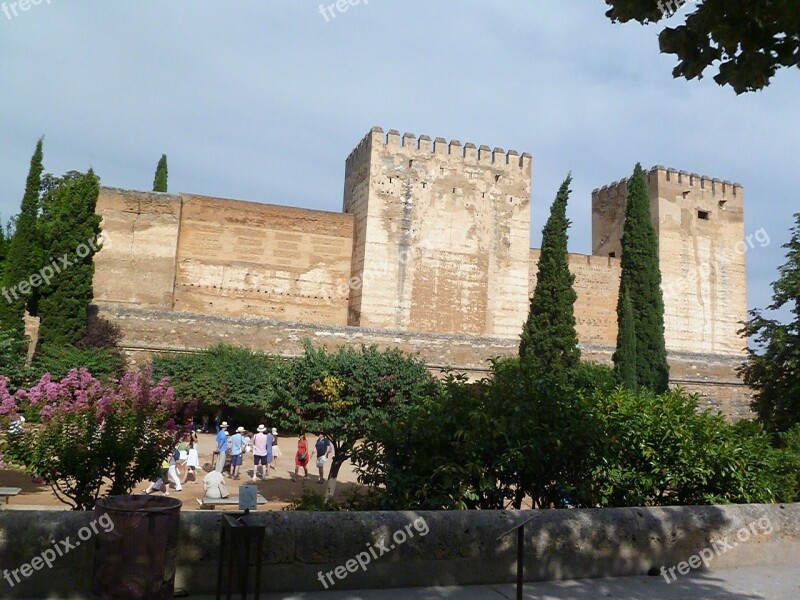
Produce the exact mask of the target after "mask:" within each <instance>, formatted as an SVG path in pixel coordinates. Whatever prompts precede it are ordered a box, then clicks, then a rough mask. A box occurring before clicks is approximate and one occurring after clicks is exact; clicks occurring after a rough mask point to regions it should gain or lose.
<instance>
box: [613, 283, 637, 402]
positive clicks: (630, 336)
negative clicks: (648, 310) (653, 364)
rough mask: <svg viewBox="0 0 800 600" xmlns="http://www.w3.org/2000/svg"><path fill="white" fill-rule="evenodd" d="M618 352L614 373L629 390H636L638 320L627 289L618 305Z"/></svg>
mask: <svg viewBox="0 0 800 600" xmlns="http://www.w3.org/2000/svg"><path fill="white" fill-rule="evenodd" d="M617 311H618V313H617V323H618V327H617V353H616V355H615V361H614V362H615V364H614V373H615V375H616V377H617V381H619V383H620V384H621V385H623V386H624V387H625V388H627V389H629V390H634V391H635V390H636V389H637V387H638V386H637V383H636V321H635V319H634V315H633V304H632V303H631V296H630V294H629V293H628V291H627V290H625V291H624V292H622V301H621V302H619V305H618V306H617Z"/></svg>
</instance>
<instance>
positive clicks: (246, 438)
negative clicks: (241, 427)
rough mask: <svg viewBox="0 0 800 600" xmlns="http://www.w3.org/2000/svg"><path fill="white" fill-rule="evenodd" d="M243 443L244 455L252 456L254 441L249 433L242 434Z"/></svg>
mask: <svg viewBox="0 0 800 600" xmlns="http://www.w3.org/2000/svg"><path fill="white" fill-rule="evenodd" d="M242 442H243V443H244V454H250V453H251V452H252V451H253V439H252V437H250V432H249V431H245V432H244V433H243V434H242Z"/></svg>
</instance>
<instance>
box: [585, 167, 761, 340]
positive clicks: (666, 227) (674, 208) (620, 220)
mask: <svg viewBox="0 0 800 600" xmlns="http://www.w3.org/2000/svg"><path fill="white" fill-rule="evenodd" d="M646 176H647V186H648V195H649V197H650V214H651V219H652V223H653V226H654V227H655V230H656V234H657V236H658V246H659V262H660V266H661V278H662V286H661V287H662V290H663V292H664V328H665V336H666V341H667V350H669V351H672V352H693V353H702V354H720V355H724V354H728V355H732V354H741V353H742V352H743V349H744V347H745V340H744V339H743V338H742V337H741V336H740V335H739V334H738V333H737V331H738V330H739V329H740V327H741V325H740V322H741V321H744V320H745V319H746V318H747V292H746V276H745V254H746V252H747V249H748V247H747V245H746V243H745V235H744V218H743V210H744V209H743V200H744V191H743V189H742V186H741V185H740V184H738V183H731V182H730V181H721V180H719V179H716V178H711V177H706V176H701V175H697V174H696V173H687V172H686V171H677V170H675V169H669V168H665V167H662V166H655V167H653V168H652V169H650V170H649V171H648V172H647V174H646ZM627 193H628V190H627V180H626V179H622V180H620V181H617V182H614V183H612V184H611V185H608V186H603V187H602V188H600V189H596V190H594V191H593V192H592V253H593V254H595V255H601V256H612V257H613V256H617V257H619V256H620V255H621V246H620V238H621V236H622V227H623V224H624V222H625V201H626V198H627Z"/></svg>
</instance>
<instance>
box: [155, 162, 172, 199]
mask: <svg viewBox="0 0 800 600" xmlns="http://www.w3.org/2000/svg"><path fill="white" fill-rule="evenodd" d="M168 174H169V172H168V170H167V155H166V154H162V155H161V158H160V159H159V161H158V166H157V167H156V176H155V179H153V191H154V192H165V193H166V191H167V176H168Z"/></svg>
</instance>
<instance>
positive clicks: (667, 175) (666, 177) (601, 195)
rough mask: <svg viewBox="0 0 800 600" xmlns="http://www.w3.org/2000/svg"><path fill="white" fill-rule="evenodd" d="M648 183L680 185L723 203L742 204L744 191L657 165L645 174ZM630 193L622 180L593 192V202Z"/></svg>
mask: <svg viewBox="0 0 800 600" xmlns="http://www.w3.org/2000/svg"><path fill="white" fill-rule="evenodd" d="M645 176H646V178H647V183H648V184H652V183H654V179H653V178H656V180H655V181H656V182H657V183H658V184H662V185H679V186H681V187H683V188H685V191H686V192H695V193H697V192H702V193H708V194H711V196H712V197H714V198H716V199H717V200H719V201H721V202H725V201H727V200H731V201H732V202H733V201H734V200H736V201H738V203H741V201H742V196H743V194H744V189H743V187H742V184H741V183H732V182H730V181H728V180H724V181H723V180H721V179H719V178H717V177H709V176H707V175H698V174H697V173H689V172H687V171H679V170H678V169H673V168H671V167H664V166H662V165H656V166H654V167H651V168H650V169H649V170H647V172H646V173H645ZM627 193H628V179H627V178H622V179H620V180H619V181H615V182H613V183H611V184H608V185H604V186H602V187H600V188H595V189H594V190H592V199H593V201H601V202H604V201H607V200H608V199H609V198H615V197H618V196H623V197H627Z"/></svg>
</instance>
